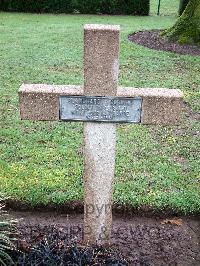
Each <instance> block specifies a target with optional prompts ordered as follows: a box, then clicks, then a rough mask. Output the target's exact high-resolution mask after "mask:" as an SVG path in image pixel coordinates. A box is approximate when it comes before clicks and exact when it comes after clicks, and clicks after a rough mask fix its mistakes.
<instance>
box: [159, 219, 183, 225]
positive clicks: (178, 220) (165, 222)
mask: <svg viewBox="0 0 200 266" xmlns="http://www.w3.org/2000/svg"><path fill="white" fill-rule="evenodd" d="M161 224H175V225H178V226H180V225H182V224H183V220H182V219H166V220H162V221H161Z"/></svg>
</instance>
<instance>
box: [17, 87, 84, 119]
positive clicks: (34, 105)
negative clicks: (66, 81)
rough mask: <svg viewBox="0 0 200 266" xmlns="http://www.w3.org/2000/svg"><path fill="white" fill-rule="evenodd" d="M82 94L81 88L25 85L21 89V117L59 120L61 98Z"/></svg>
mask: <svg viewBox="0 0 200 266" xmlns="http://www.w3.org/2000/svg"><path fill="white" fill-rule="evenodd" d="M82 94H83V87H80V86H71V85H70V86H62V85H47V84H23V85H22V86H21V87H20V89H19V101H20V117H21V119H23V120H59V96H61V95H82Z"/></svg>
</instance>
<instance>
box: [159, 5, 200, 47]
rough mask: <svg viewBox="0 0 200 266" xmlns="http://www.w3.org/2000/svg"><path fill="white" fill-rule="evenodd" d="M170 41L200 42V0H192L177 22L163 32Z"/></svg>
mask: <svg viewBox="0 0 200 266" xmlns="http://www.w3.org/2000/svg"><path fill="white" fill-rule="evenodd" d="M162 36H165V37H166V38H167V39H168V40H169V41H173V42H176V41H177V42H178V43H180V44H184V43H187V44H198V45H199V44H200V0H190V1H189V3H188V5H187V7H186V8H185V10H184V12H183V14H182V15H181V16H180V17H179V18H178V19H177V21H176V22H175V24H174V25H173V26H172V27H171V28H170V29H167V30H165V31H163V32H162Z"/></svg>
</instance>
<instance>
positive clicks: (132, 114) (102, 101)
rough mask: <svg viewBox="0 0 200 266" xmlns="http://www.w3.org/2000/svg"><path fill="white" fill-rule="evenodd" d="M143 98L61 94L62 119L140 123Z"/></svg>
mask: <svg viewBox="0 0 200 266" xmlns="http://www.w3.org/2000/svg"><path fill="white" fill-rule="evenodd" d="M141 108H142V98H139V97H137V98H128V97H127V98H125V97H101V96H97V97H96V96H61V97H60V120H63V121H96V122H98V121H99V122H115V123H118V122H119V123H120V122H125V123H140V121H141Z"/></svg>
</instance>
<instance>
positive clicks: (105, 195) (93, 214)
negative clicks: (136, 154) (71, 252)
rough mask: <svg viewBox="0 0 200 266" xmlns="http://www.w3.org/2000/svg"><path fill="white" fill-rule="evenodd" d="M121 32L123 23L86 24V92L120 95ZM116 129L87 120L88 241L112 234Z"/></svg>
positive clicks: (102, 241)
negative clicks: (118, 84) (110, 24)
mask: <svg viewBox="0 0 200 266" xmlns="http://www.w3.org/2000/svg"><path fill="white" fill-rule="evenodd" d="M119 31H120V29H119V26H104V25H86V26H85V28H84V95H86V96H115V95H116V94H117V82H118V66H119ZM115 131H116V126H115V124H111V123H89V122H87V123H84V145H85V146H84V191H85V203H84V232H85V242H87V243H88V242H89V243H95V242H98V243H104V242H105V241H106V240H108V239H109V237H110V233H111V225H112V208H111V206H112V192H113V179H114V171H115V142H116V140H115Z"/></svg>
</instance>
